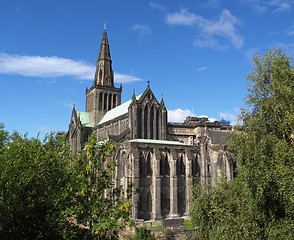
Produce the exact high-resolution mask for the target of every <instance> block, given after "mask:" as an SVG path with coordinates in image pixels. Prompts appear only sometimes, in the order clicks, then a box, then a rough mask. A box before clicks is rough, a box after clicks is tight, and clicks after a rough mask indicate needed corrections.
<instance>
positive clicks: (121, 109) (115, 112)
mask: <svg viewBox="0 0 294 240" xmlns="http://www.w3.org/2000/svg"><path fill="white" fill-rule="evenodd" d="M141 96H142V94H140V95H139V96H137V97H136V100H139V99H140V97H141ZM131 102H132V99H131V100H129V101H127V102H125V103H123V104H121V105H119V106H117V107H115V108H113V109H111V110H109V111H108V112H107V113H106V114H105V115H104V117H103V118H102V119H101V120H100V122H99V123H98V125H101V124H103V123H106V122H108V121H110V120H112V119H115V118H117V117H119V116H122V115H124V114H126V113H128V108H129V106H130V104H131Z"/></svg>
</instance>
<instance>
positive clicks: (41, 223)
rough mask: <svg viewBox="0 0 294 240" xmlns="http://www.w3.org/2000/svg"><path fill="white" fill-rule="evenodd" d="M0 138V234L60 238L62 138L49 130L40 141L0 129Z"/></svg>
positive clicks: (63, 180)
mask: <svg viewBox="0 0 294 240" xmlns="http://www.w3.org/2000/svg"><path fill="white" fill-rule="evenodd" d="M2 127H3V125H2V126H1V128H2ZM0 139H1V140H0V144H1V150H0V238H1V239H60V238H62V229H61V225H60V222H61V220H62V218H63V217H62V215H61V212H62V211H63V210H64V206H65V196H64V191H65V189H66V186H67V177H68V174H67V170H68V160H69V158H68V149H67V147H66V146H65V144H64V140H61V139H60V140H59V141H56V140H55V138H54V136H53V134H51V135H49V136H47V137H46V138H45V139H44V141H43V142H41V141H40V140H39V139H37V138H32V139H28V137H27V136H26V135H25V136H21V135H19V134H18V133H16V132H15V133H13V134H12V135H11V136H8V133H7V132H6V131H4V130H3V129H1V130H0Z"/></svg>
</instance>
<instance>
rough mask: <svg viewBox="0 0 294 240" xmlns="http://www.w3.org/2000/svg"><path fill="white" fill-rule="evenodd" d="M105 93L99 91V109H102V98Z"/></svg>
mask: <svg viewBox="0 0 294 240" xmlns="http://www.w3.org/2000/svg"><path fill="white" fill-rule="evenodd" d="M102 95H103V93H102V92H100V93H99V109H100V110H101V109H102V99H103V96H102Z"/></svg>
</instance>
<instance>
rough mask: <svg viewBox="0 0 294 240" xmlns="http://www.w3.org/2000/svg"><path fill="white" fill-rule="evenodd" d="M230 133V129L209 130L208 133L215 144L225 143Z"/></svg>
mask: <svg viewBox="0 0 294 240" xmlns="http://www.w3.org/2000/svg"><path fill="white" fill-rule="evenodd" d="M229 134H230V132H229V131H221V130H214V129H208V130H207V135H208V136H209V137H210V139H211V141H212V143H213V144H223V143H224V141H225V140H226V137H227V136H229Z"/></svg>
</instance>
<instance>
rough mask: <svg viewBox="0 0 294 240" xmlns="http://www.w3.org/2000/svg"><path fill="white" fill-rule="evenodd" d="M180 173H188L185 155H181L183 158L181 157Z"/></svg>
mask: <svg viewBox="0 0 294 240" xmlns="http://www.w3.org/2000/svg"><path fill="white" fill-rule="evenodd" d="M180 174H181V175H185V174H186V169H185V164H184V159H183V155H181V158H180Z"/></svg>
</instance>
